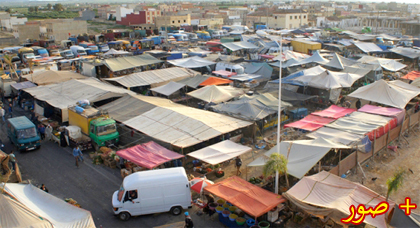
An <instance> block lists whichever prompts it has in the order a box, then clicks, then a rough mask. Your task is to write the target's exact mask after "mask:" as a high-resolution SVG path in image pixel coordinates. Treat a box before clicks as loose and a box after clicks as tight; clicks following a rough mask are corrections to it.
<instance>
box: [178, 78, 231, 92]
mask: <svg viewBox="0 0 420 228" xmlns="http://www.w3.org/2000/svg"><path fill="white" fill-rule="evenodd" d="M209 78H210V77H209V76H205V75H196V76H194V77H191V78H184V79H182V80H180V81H177V82H178V83H182V84H184V85H186V86H188V87H191V88H194V89H196V88H197V87H198V86H200V84H201V83H203V82H204V81H205V80H207V79H209ZM213 78H215V77H213ZM229 83H230V82H229Z"/></svg>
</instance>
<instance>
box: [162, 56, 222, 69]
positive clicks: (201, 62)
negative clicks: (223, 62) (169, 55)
mask: <svg viewBox="0 0 420 228" xmlns="http://www.w3.org/2000/svg"><path fill="white" fill-rule="evenodd" d="M168 63H170V64H172V65H174V66H178V67H184V68H200V67H206V66H210V65H214V64H216V63H215V62H212V61H208V60H205V59H203V58H200V57H198V56H194V57H190V58H185V59H175V60H168Z"/></svg>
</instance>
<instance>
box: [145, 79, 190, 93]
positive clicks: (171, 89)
mask: <svg viewBox="0 0 420 228" xmlns="http://www.w3.org/2000/svg"><path fill="white" fill-rule="evenodd" d="M184 86H186V85H184V84H181V83H178V82H172V81H171V82H169V83H168V84H166V85H163V86H159V87H156V88H153V89H150V90H151V91H153V92H156V93H160V94H163V95H165V96H170V95H171V94H173V93H175V92H176V91H178V90H180V89H182V88H183V87H184Z"/></svg>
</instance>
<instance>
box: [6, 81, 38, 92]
mask: <svg viewBox="0 0 420 228" xmlns="http://www.w3.org/2000/svg"><path fill="white" fill-rule="evenodd" d="M10 86H11V87H12V88H13V89H15V90H17V91H19V90H22V89H27V88H32V87H36V85H35V84H34V83H32V82H30V81H26V82H18V83H14V84H11V85H10Z"/></svg>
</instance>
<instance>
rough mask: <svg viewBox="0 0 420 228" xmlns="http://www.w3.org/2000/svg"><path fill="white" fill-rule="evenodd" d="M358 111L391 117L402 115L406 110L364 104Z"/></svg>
mask: <svg viewBox="0 0 420 228" xmlns="http://www.w3.org/2000/svg"><path fill="white" fill-rule="evenodd" d="M358 111H359V112H366V113H371V114H376V115H382V116H391V117H397V116H399V115H401V113H404V110H401V109H398V108H389V107H379V106H374V105H369V104H366V105H363V107H361V108H360V109H359V110H358Z"/></svg>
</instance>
